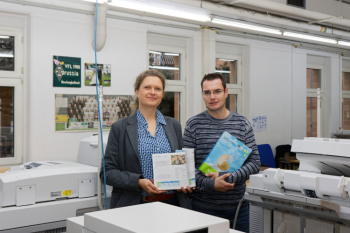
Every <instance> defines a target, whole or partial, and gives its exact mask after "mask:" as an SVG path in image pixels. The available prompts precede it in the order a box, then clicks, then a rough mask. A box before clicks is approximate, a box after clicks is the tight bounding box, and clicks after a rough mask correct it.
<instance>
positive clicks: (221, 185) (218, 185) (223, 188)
mask: <svg viewBox="0 0 350 233" xmlns="http://www.w3.org/2000/svg"><path fill="white" fill-rule="evenodd" d="M229 176H230V173H227V174H225V175H222V176H220V177H218V178H216V179H215V183H214V188H215V190H216V191H218V192H227V191H228V190H231V189H233V187H234V186H235V184H231V183H227V182H226V181H225V179H226V178H227V177H229Z"/></svg>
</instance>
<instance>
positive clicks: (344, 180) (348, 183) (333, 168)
mask: <svg viewBox="0 0 350 233" xmlns="http://www.w3.org/2000/svg"><path fill="white" fill-rule="evenodd" d="M292 151H293V152H296V156H297V159H298V160H299V161H300V166H299V170H298V171H294V170H281V169H274V168H269V169H266V170H264V171H263V172H262V173H260V174H256V175H251V176H250V185H249V187H247V189H246V195H245V198H246V199H247V200H248V201H249V202H250V203H251V205H250V233H270V232H274V233H282V232H283V233H299V232H300V233H312V232H315V233H316V232H317V233H319V232H320V233H345V232H347V233H349V232H350V197H349V194H350V140H346V139H334V138H304V139H303V140H293V143H292Z"/></svg>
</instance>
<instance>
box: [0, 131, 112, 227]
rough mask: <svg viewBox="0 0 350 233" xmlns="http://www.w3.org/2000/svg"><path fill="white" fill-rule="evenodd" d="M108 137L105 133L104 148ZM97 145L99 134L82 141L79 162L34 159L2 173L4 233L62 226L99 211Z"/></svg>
mask: <svg viewBox="0 0 350 233" xmlns="http://www.w3.org/2000/svg"><path fill="white" fill-rule="evenodd" d="M107 140H108V134H104V140H103V141H104V148H106V145H107ZM97 144H98V136H97V135H95V136H91V137H88V138H86V139H83V140H81V142H80V146H79V153H78V159H77V162H76V163H75V162H70V161H34V162H28V163H25V164H23V165H20V166H15V167H11V169H10V170H9V171H7V172H5V173H1V174H0V232H4V233H27V232H37V231H44V230H51V229H61V228H64V227H65V226H66V219H67V218H70V217H75V216H79V215H82V214H83V213H86V212H91V211H96V210H98V207H97V196H96V194H97V179H99V176H98V168H97V167H98V151H97V148H98V147H97ZM110 192H111V188H110V187H108V186H107V197H110ZM107 200H108V201H109V198H108V199H107ZM5 219H7V220H6V221H4V220H5ZM18 219H21V221H18Z"/></svg>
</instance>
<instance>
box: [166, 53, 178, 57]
mask: <svg viewBox="0 0 350 233" xmlns="http://www.w3.org/2000/svg"><path fill="white" fill-rule="evenodd" d="M164 55H168V56H179V55H180V54H178V53H164Z"/></svg>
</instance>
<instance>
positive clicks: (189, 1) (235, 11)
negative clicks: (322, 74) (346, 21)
mask: <svg viewBox="0 0 350 233" xmlns="http://www.w3.org/2000/svg"><path fill="white" fill-rule="evenodd" d="M163 1H166V2H172V3H177V4H182V5H187V6H191V7H197V8H201V9H203V10H209V11H214V13H215V12H220V13H225V14H229V15H233V16H238V17H246V18H251V19H255V20H257V21H260V22H261V23H264V22H265V23H266V22H269V23H274V24H279V25H283V26H284V25H285V26H290V27H295V28H298V29H299V30H300V29H306V30H311V31H315V32H322V33H327V34H332V35H338V36H345V37H348V38H350V33H349V32H346V31H342V30H338V29H333V28H327V27H322V26H318V25H309V24H308V23H303V22H297V21H294V20H291V19H287V18H283V17H278V16H272V15H269V14H262V13H258V12H254V11H251V10H244V9H241V8H236V7H233V6H226V5H220V4H215V3H211V2H207V1H199V0H163Z"/></svg>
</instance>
